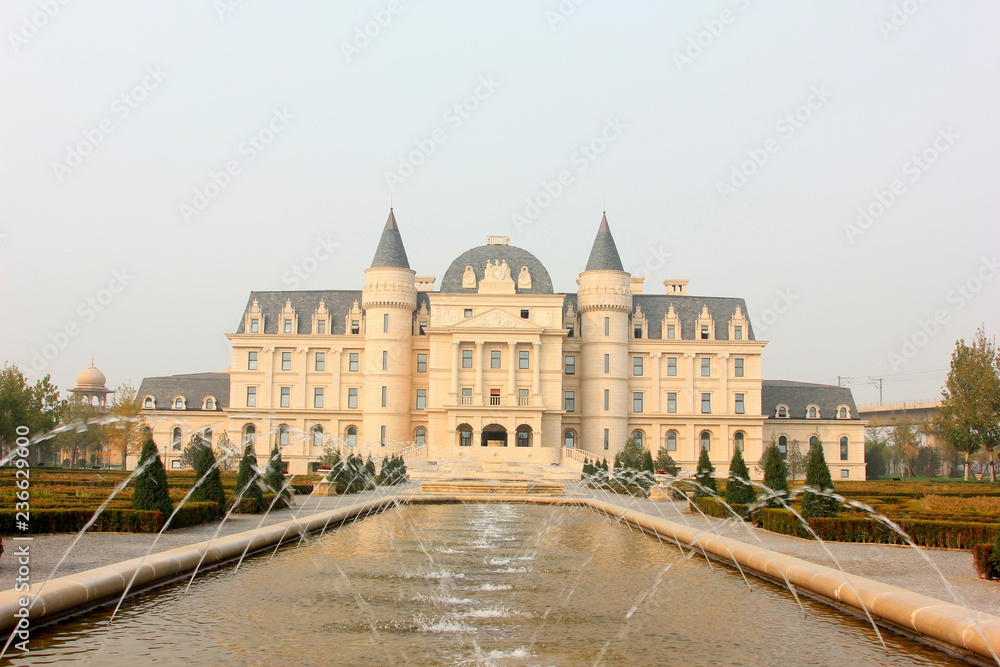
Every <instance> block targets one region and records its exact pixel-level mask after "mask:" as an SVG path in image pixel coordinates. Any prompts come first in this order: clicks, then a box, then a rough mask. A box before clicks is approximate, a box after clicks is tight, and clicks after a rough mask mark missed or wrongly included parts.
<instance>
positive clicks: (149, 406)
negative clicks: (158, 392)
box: [142, 396, 153, 410]
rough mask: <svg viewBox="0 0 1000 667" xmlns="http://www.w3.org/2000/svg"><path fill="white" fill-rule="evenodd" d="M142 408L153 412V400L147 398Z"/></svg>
mask: <svg viewBox="0 0 1000 667" xmlns="http://www.w3.org/2000/svg"><path fill="white" fill-rule="evenodd" d="M142 407H144V408H146V409H147V410H152V409H153V399H152V398H150V397H149V396H147V397H146V398H145V399H144V400H143V402H142Z"/></svg>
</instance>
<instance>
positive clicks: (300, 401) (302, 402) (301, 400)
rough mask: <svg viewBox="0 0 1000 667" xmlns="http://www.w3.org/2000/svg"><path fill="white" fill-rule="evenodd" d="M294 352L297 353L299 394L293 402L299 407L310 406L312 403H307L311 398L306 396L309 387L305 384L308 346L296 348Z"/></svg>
mask: <svg viewBox="0 0 1000 667" xmlns="http://www.w3.org/2000/svg"><path fill="white" fill-rule="evenodd" d="M295 351H296V352H298V353H299V392H298V393H299V395H298V396H296V399H297V400H296V401H295V404H297V405H298V407H299V408H300V409H303V410H304V409H305V408H306V407H307V406H312V403H308V402H307V401H310V400H311V399H310V398H309V397H308V396H306V394H308V393H309V387H308V386H306V369H307V368H308V366H309V348H308V347H299V348H296V350H295Z"/></svg>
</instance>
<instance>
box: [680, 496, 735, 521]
mask: <svg viewBox="0 0 1000 667" xmlns="http://www.w3.org/2000/svg"><path fill="white" fill-rule="evenodd" d="M689 502H693V503H694V504H695V505H697V506H698V509H700V510H701V511H702V512H704V513H705V515H706V516H712V517H715V518H716V519H731V518H733V512H736V514H738V515H739V516H740V518H741V519H746V518H747V508H748V507H749V505H744V504H740V503H735V504H733V505H730V507H732V508H733V509H732V511H730V510H729V509H728V508H727V507H726V505H725V503H723V502H722V501H721V500H719V499H718V498H709V497H704V498H696V499H695V500H693V501H689Z"/></svg>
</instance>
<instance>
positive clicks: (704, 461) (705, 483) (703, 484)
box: [694, 447, 719, 498]
mask: <svg viewBox="0 0 1000 667" xmlns="http://www.w3.org/2000/svg"><path fill="white" fill-rule="evenodd" d="M713 473H715V467H714V466H713V465H712V461H711V459H709V458H708V450H707V449H705V448H704V447H702V449H701V455H700V456H699V457H698V472H697V473H695V476H694V479H695V481H696V482H698V485H697V486H696V487H695V489H694V497H695V498H702V497H704V496H717V495H719V494H718V491H717V489H716V488H715V475H714V474H713Z"/></svg>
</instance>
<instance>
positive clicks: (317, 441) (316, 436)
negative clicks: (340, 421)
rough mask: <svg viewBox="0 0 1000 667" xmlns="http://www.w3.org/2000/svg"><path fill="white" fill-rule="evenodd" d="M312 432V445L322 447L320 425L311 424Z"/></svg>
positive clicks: (321, 428)
mask: <svg viewBox="0 0 1000 667" xmlns="http://www.w3.org/2000/svg"><path fill="white" fill-rule="evenodd" d="M312 434H313V447H316V448H319V447H322V446H323V427H322V426H318V425H317V426H313V428H312Z"/></svg>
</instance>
